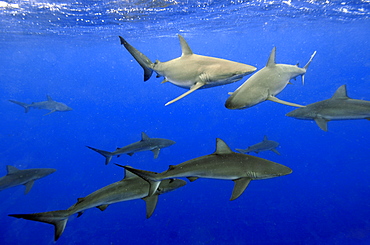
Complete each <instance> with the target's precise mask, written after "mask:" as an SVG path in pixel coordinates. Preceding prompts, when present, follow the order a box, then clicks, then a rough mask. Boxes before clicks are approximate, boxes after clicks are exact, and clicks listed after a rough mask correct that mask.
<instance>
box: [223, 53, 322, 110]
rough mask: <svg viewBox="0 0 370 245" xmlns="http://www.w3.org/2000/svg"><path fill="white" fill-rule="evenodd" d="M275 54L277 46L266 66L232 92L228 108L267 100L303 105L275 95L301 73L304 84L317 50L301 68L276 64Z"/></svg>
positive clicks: (243, 106)
mask: <svg viewBox="0 0 370 245" xmlns="http://www.w3.org/2000/svg"><path fill="white" fill-rule="evenodd" d="M275 54H276V47H274V48H273V49H272V51H271V54H270V57H269V59H268V61H267V64H266V66H265V67H264V68H262V69H261V70H259V71H257V72H256V73H255V74H253V75H252V76H251V77H250V78H249V79H248V80H247V81H245V82H244V83H243V84H242V85H241V86H240V87H239V88H237V89H236V90H235V92H233V93H230V94H231V95H230V97H229V98H228V99H227V100H226V103H225V107H226V108H228V109H245V108H249V107H252V106H254V105H256V104H258V103H261V102H263V101H266V100H271V101H274V102H277V103H280V104H284V105H289V106H294V107H302V106H301V105H298V104H295V103H291V102H287V101H283V100H280V99H278V98H276V97H275V96H276V95H278V94H279V93H280V92H281V91H282V90H283V89H284V88H285V87H286V85H287V84H288V83H289V81H290V80H291V79H293V78H295V77H297V76H299V75H301V76H302V84H304V75H305V74H306V71H307V68H308V66H309V65H310V64H311V61H312V59H313V58H314V57H315V54H316V51H315V52H314V53H313V54H312V56H311V58H310V60H309V61H308V62H307V64H306V65H305V66H304V67H303V68H299V67H298V66H297V65H286V64H276V62H275V56H276V55H275Z"/></svg>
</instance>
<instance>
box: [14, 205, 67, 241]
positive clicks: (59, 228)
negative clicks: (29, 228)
mask: <svg viewBox="0 0 370 245" xmlns="http://www.w3.org/2000/svg"><path fill="white" fill-rule="evenodd" d="M9 216H11V217H15V218H18V219H28V220H33V221H39V222H43V223H48V224H52V225H54V228H55V229H54V231H55V232H54V241H57V240H58V239H59V237H60V236H61V235H62V234H63V231H64V229H65V227H66V225H67V222H68V218H69V216H70V213H69V212H68V211H67V210H58V211H51V212H44V213H34V214H9Z"/></svg>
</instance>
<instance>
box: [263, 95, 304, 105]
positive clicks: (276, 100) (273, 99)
mask: <svg viewBox="0 0 370 245" xmlns="http://www.w3.org/2000/svg"><path fill="white" fill-rule="evenodd" d="M267 100H270V101H273V102H276V103H279V104H283V105H288V106H294V107H305V106H303V105H299V104H295V103H291V102H288V101H284V100H281V99H278V98H277V97H275V96H271V95H270V96H269V97H267Z"/></svg>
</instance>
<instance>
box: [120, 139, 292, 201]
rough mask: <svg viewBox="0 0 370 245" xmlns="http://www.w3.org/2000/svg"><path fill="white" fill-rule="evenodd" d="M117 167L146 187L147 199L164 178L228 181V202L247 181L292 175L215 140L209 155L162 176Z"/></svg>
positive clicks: (186, 163)
mask: <svg viewBox="0 0 370 245" xmlns="http://www.w3.org/2000/svg"><path fill="white" fill-rule="evenodd" d="M116 165H118V164H116ZM118 166H121V165H118ZM121 167H123V168H125V169H126V170H128V171H130V172H132V173H134V174H136V175H139V176H140V177H142V178H143V179H145V180H146V181H148V182H149V183H150V191H149V196H150V195H152V194H153V193H155V191H156V190H157V187H158V185H159V184H160V183H161V180H164V179H168V178H174V177H176V178H178V177H186V178H188V179H189V180H190V181H194V180H196V179H198V178H209V179H224V180H232V181H234V183H235V184H234V189H233V192H232V195H231V198H230V200H235V199H236V198H238V197H239V196H240V195H241V194H242V193H243V192H244V190H245V189H246V188H247V186H248V184H249V183H250V181H251V180H259V179H269V178H274V177H278V176H283V175H287V174H290V173H292V170H291V169H290V168H288V167H286V166H284V165H281V164H278V163H275V162H272V161H269V160H266V159H263V158H259V157H255V156H251V155H245V154H241V153H235V152H233V151H232V150H231V149H230V148H229V146H228V145H227V144H226V143H225V142H224V141H223V140H222V139H219V138H217V139H216V151H215V152H214V153H213V154H210V155H206V156H202V157H198V158H194V159H191V160H189V161H186V162H183V163H181V164H178V165H175V166H173V165H171V166H170V167H169V169H168V170H167V171H164V172H162V173H155V172H150V171H144V170H139V169H134V168H132V167H130V166H121Z"/></svg>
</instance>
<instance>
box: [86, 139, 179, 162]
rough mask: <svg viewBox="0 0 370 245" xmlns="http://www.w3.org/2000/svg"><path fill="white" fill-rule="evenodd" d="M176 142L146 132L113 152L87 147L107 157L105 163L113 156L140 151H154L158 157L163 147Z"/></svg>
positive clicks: (155, 156) (130, 154)
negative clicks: (151, 136)
mask: <svg viewBox="0 0 370 245" xmlns="http://www.w3.org/2000/svg"><path fill="white" fill-rule="evenodd" d="M175 143H176V142H175V141H173V140H168V139H161V138H149V137H148V135H146V134H145V133H144V132H142V133H141V140H140V141H138V142H135V143H132V144H129V145H127V146H124V147H121V148H117V150H115V151H113V152H109V151H103V150H99V149H96V148H93V147H90V146H86V147H87V148H89V149H91V150H93V151H96V152H98V153H100V154H101V155H103V156H104V157H105V165H108V163H109V162H110V161H111V160H112V157H113V156H116V155H117V156H120V155H122V154H127V155H129V156H132V155H133V154H134V153H135V152H140V151H152V152H153V154H154V159H156V158H157V157H158V155H159V152H160V150H161V149H162V148H165V147H168V146H171V145H173V144H175Z"/></svg>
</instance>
